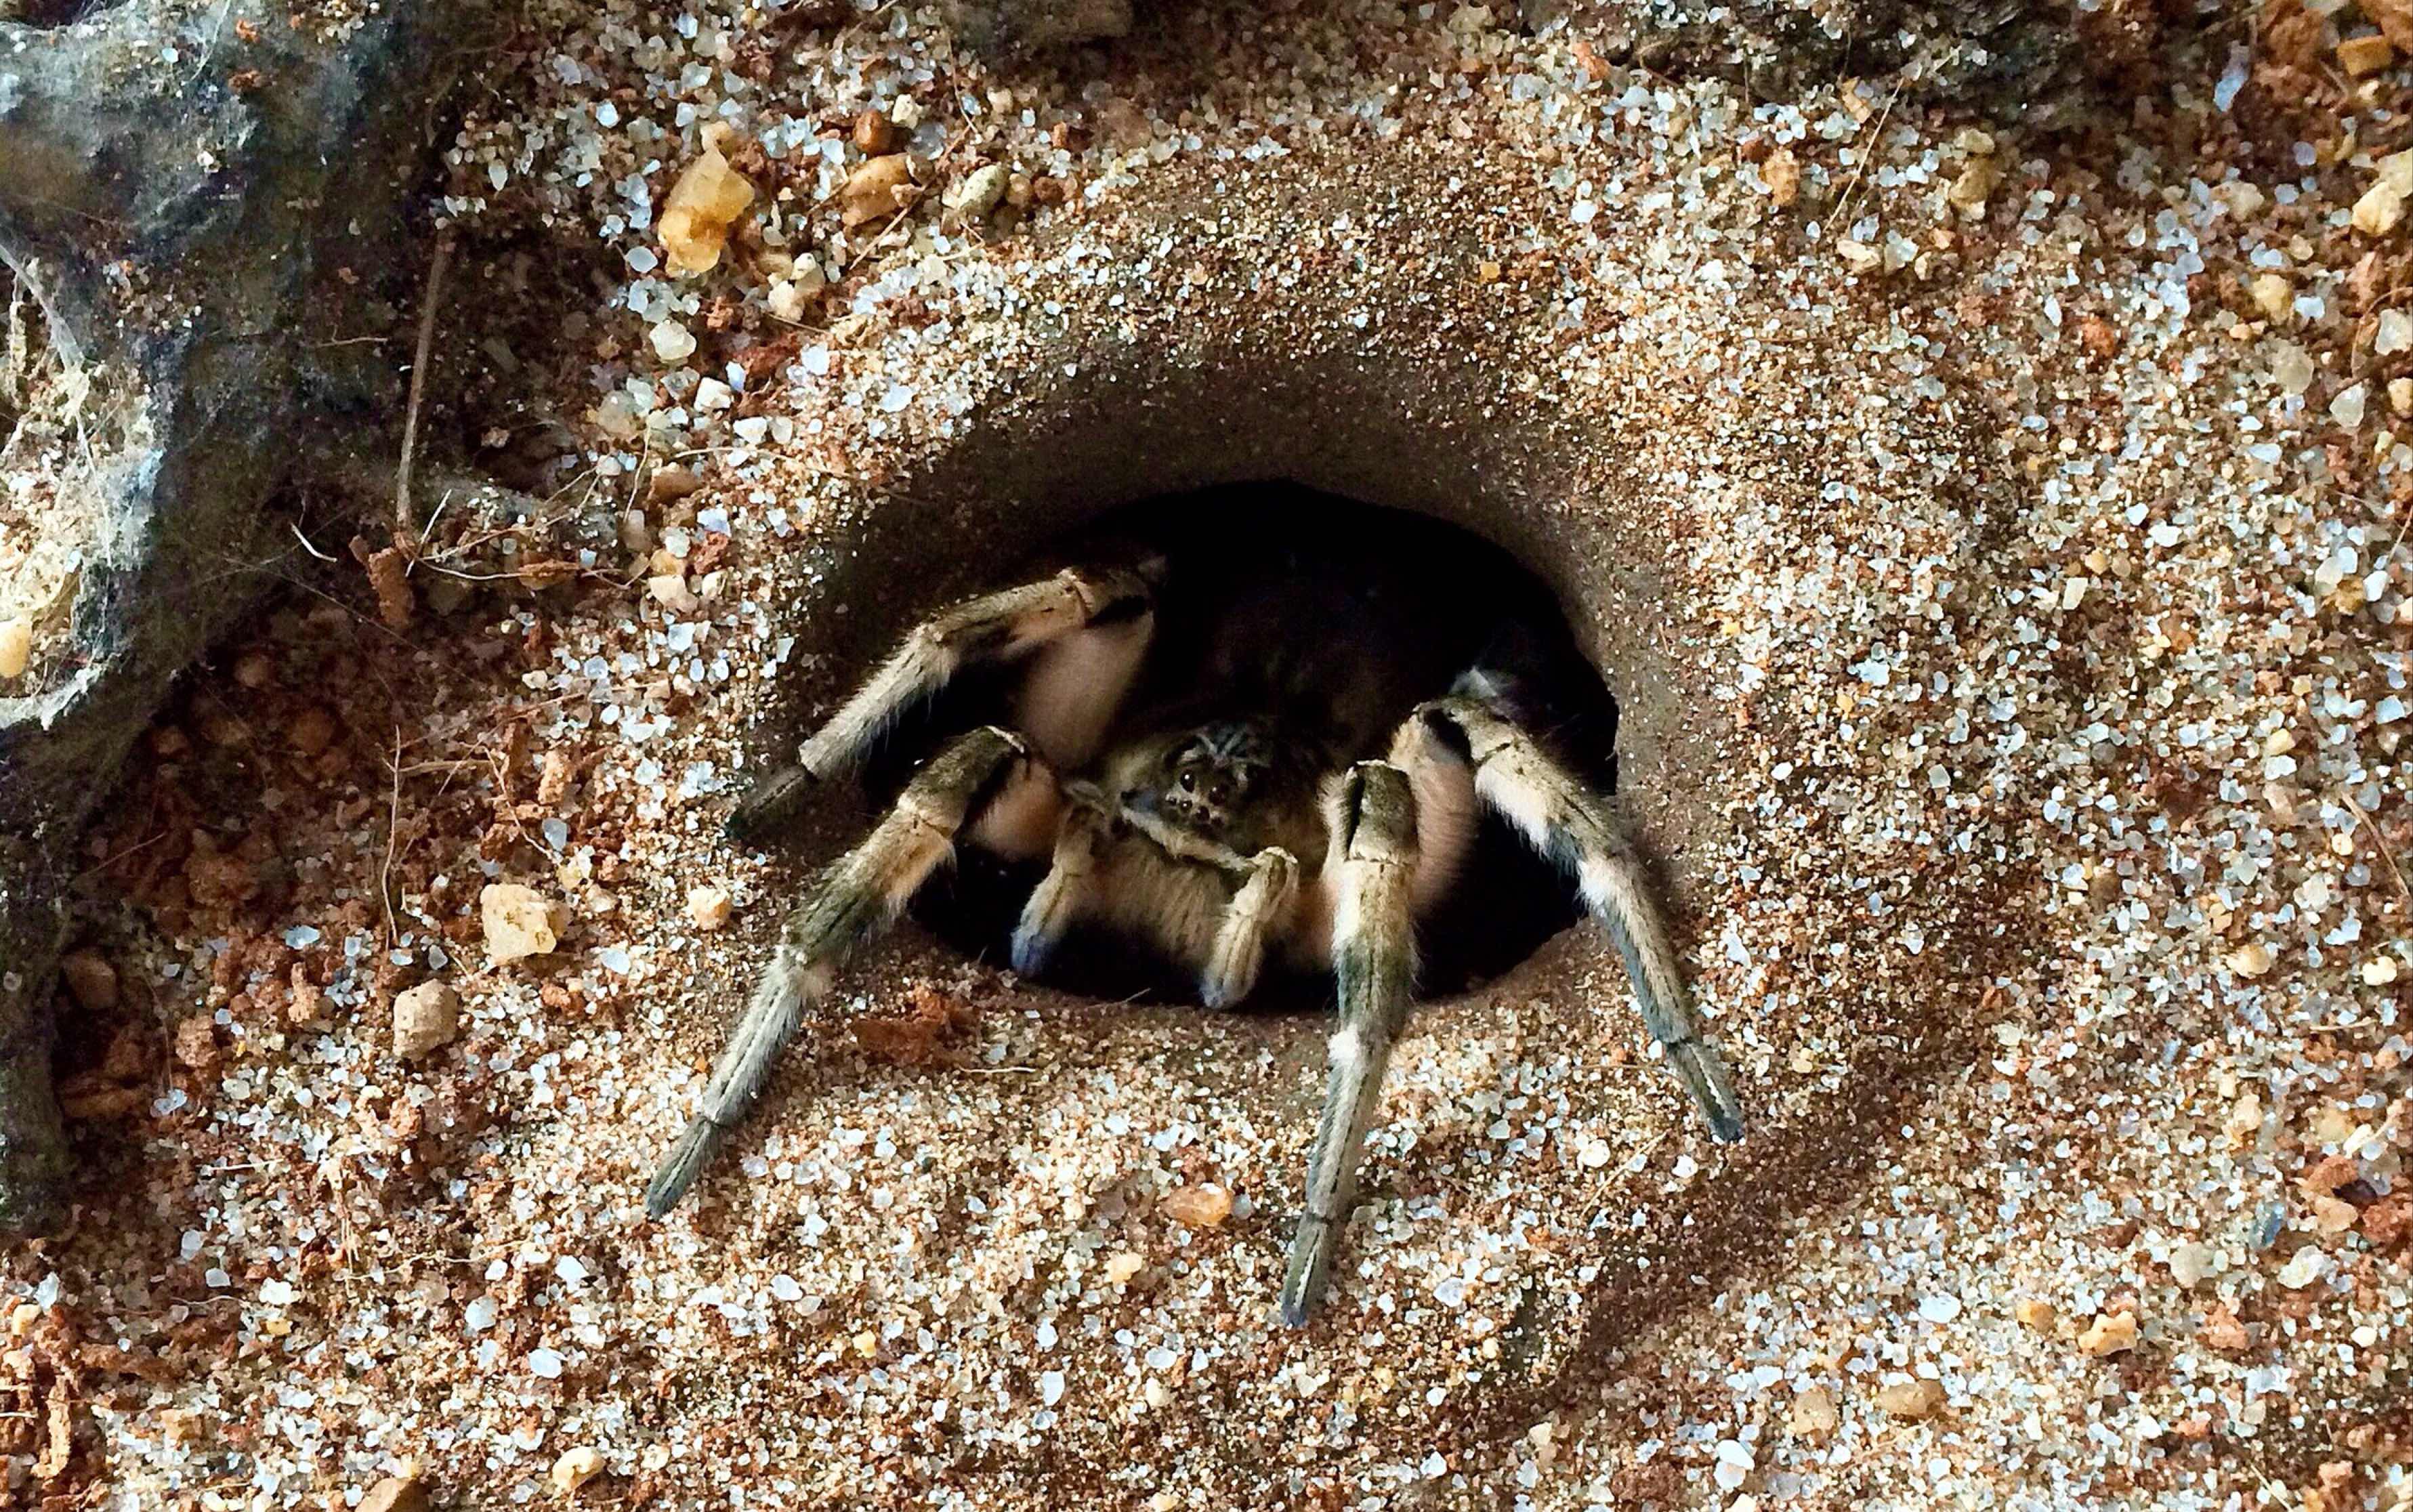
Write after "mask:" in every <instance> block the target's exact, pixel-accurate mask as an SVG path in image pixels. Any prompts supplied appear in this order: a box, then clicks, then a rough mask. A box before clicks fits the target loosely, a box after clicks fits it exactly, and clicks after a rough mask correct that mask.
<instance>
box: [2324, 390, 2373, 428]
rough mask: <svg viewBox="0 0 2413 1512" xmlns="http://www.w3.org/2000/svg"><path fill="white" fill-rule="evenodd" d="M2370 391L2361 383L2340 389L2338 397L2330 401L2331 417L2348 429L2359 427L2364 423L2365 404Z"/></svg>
mask: <svg viewBox="0 0 2413 1512" xmlns="http://www.w3.org/2000/svg"><path fill="white" fill-rule="evenodd" d="M2369 393H2370V391H2369V390H2367V389H2365V388H2364V387H2363V386H2362V385H2361V384H2360V383H2354V384H2349V385H2347V386H2346V388H2344V389H2341V390H2339V391H2338V395H2337V397H2336V398H2334V399H2332V400H2331V401H2330V419H2332V420H2333V421H2336V422H2338V423H2339V424H2341V425H2343V426H2345V427H2346V429H2347V430H2355V429H2357V428H2359V427H2360V426H2361V424H2362V410H2363V405H2364V403H2365V400H2366V398H2367V397H2368V395H2369Z"/></svg>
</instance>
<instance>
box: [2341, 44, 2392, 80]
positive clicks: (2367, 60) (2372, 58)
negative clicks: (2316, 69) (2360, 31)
mask: <svg viewBox="0 0 2413 1512" xmlns="http://www.w3.org/2000/svg"><path fill="white" fill-rule="evenodd" d="M2337 60H2338V67H2341V68H2344V69H2345V70H2346V75H2347V77H2348V78H2352V79H2360V78H2361V77H2362V76H2363V75H2365V74H2372V73H2377V72H2378V71H2379V70H2380V69H2382V68H2385V67H2388V66H2389V65H2390V64H2391V63H2393V62H2394V61H2395V60H2396V50H2395V49H2394V48H2392V47H2391V46H2389V44H2388V38H2386V37H2347V38H2346V39H2345V40H2344V41H2342V42H2340V43H2338V45H2337Z"/></svg>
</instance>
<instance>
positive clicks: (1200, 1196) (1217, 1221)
mask: <svg viewBox="0 0 2413 1512" xmlns="http://www.w3.org/2000/svg"><path fill="white" fill-rule="evenodd" d="M1157 1207H1158V1208H1161V1209H1162V1210H1163V1212H1164V1214H1165V1216H1167V1217H1168V1218H1171V1219H1172V1220H1173V1221H1174V1222H1175V1223H1184V1224H1187V1225H1188V1226H1190V1227H1192V1228H1215V1227H1219V1226H1220V1225H1221V1223H1222V1222H1223V1220H1224V1219H1226V1218H1229V1217H1231V1216H1232V1193H1230V1192H1229V1191H1228V1190H1226V1189H1225V1188H1222V1187H1220V1186H1217V1185H1215V1184H1214V1183H1213V1182H1211V1181H1208V1182H1204V1183H1202V1184H1200V1185H1198V1186H1194V1187H1176V1188H1174V1189H1173V1190H1172V1191H1171V1192H1168V1193H1165V1194H1164V1200H1163V1201H1162V1202H1160V1203H1158V1204H1157Z"/></svg>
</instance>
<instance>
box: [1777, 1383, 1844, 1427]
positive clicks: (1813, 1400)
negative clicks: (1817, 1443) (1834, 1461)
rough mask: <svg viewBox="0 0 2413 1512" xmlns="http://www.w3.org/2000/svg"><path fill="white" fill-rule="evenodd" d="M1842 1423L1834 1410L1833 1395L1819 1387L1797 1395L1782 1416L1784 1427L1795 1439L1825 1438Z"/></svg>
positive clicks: (1838, 1414)
mask: <svg viewBox="0 0 2413 1512" xmlns="http://www.w3.org/2000/svg"><path fill="white" fill-rule="evenodd" d="M1842 1421H1843V1415H1842V1414H1841V1413H1839V1412H1838V1411H1836V1409H1835V1394H1834V1393H1833V1392H1831V1391H1829V1390H1828V1389H1827V1388H1826V1387H1825V1386H1811V1387H1809V1388H1808V1389H1806V1390H1804V1391H1801V1392H1800V1393H1799V1394H1797V1395H1796V1396H1795V1397H1794V1399H1793V1404H1792V1405H1791V1406H1790V1407H1788V1408H1787V1409H1785V1414H1784V1426H1785V1427H1786V1428H1787V1429H1788V1430H1791V1431H1792V1433H1793V1435H1794V1436H1795V1437H1796V1438H1805V1439H1822V1438H1825V1437H1826V1436H1827V1435H1828V1434H1829V1433H1832V1432H1833V1431H1835V1426H1836V1425H1837V1424H1838V1423H1840V1422H1842Z"/></svg>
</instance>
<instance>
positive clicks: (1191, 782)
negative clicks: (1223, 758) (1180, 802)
mask: <svg viewBox="0 0 2413 1512" xmlns="http://www.w3.org/2000/svg"><path fill="white" fill-rule="evenodd" d="M1181 791H1182V792H1184V793H1195V792H1197V791H1198V774H1197V773H1195V772H1184V773H1182V774H1181Z"/></svg>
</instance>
